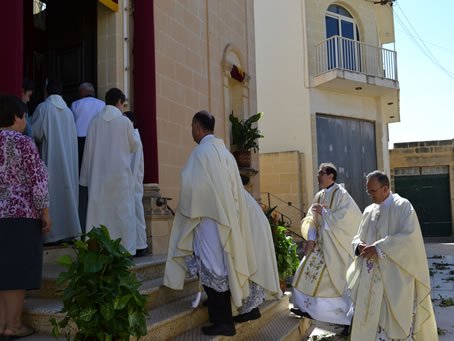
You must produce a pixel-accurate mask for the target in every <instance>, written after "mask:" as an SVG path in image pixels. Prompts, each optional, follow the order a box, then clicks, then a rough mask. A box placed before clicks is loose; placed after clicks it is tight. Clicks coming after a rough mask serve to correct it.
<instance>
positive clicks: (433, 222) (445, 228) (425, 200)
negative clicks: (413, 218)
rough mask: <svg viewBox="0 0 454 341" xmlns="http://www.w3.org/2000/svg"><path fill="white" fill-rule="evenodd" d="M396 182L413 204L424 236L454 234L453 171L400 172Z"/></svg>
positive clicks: (396, 185) (402, 194)
mask: <svg viewBox="0 0 454 341" xmlns="http://www.w3.org/2000/svg"><path fill="white" fill-rule="evenodd" d="M394 183H395V187H396V193H398V194H399V195H400V196H402V197H404V198H406V199H408V200H410V202H411V204H412V205H413V207H414V209H415V211H416V214H417V215H418V219H419V224H420V225H421V230H422V234H423V236H424V237H445V236H450V235H451V233H452V228H451V196H450V193H449V187H450V186H449V174H432V175H415V176H412V175H407V176H396V177H395V178H394Z"/></svg>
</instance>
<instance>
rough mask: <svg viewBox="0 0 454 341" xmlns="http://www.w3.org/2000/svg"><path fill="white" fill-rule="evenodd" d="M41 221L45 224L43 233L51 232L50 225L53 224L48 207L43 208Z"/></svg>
mask: <svg viewBox="0 0 454 341" xmlns="http://www.w3.org/2000/svg"><path fill="white" fill-rule="evenodd" d="M41 222H42V224H43V228H42V230H41V231H42V233H46V232H50V226H51V221H50V215H49V209H48V208H43V214H42V216H41Z"/></svg>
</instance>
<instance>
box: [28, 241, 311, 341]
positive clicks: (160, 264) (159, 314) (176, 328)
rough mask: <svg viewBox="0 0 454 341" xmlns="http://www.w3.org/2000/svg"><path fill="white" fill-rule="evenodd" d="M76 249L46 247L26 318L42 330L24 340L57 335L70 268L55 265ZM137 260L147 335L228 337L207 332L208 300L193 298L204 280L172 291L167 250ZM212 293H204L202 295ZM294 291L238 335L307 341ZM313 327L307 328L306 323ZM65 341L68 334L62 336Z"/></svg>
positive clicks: (149, 337)
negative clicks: (294, 313) (166, 281)
mask: <svg viewBox="0 0 454 341" xmlns="http://www.w3.org/2000/svg"><path fill="white" fill-rule="evenodd" d="M71 252H72V249H68V248H61V247H55V248H52V249H47V248H46V250H45V262H44V264H43V281H42V288H41V289H40V290H35V291H31V292H28V293H27V297H26V299H25V304H24V311H23V321H24V323H25V324H27V325H29V326H30V327H32V328H33V329H35V330H36V332H37V334H35V335H33V336H30V337H27V338H24V340H26V341H28V340H30V341H34V340H43V341H44V340H51V339H53V338H52V337H51V336H50V334H51V331H52V325H51V324H50V322H49V320H50V319H51V318H52V317H56V318H57V320H58V319H59V318H62V317H63V315H61V314H58V311H60V310H61V308H62V307H63V304H62V301H61V296H62V294H63V290H64V287H63V286H57V285H56V280H57V278H58V275H59V274H60V272H61V271H66V268H64V267H61V266H58V265H56V264H55V262H56V260H57V259H58V258H59V257H61V256H62V255H63V254H70V255H71V257H75V255H74V253H71ZM133 261H134V263H135V265H134V266H133V267H132V268H131V271H132V272H134V273H135V274H136V277H137V280H138V281H140V282H142V286H141V288H140V291H141V292H142V293H143V294H147V295H148V298H147V309H148V311H149V317H148V319H147V331H148V334H147V335H146V336H145V337H143V338H141V339H143V340H159V341H161V340H170V339H172V338H174V339H175V340H177V341H178V340H179V341H184V340H224V339H225V340H227V338H226V337H211V338H209V337H206V336H204V335H202V333H201V330H200V327H201V326H202V325H204V324H207V323H208V310H207V308H206V307H204V306H203V305H202V304H200V305H199V307H198V308H196V309H193V308H192V301H193V299H194V298H195V296H196V293H197V291H198V279H197V278H196V277H193V278H187V279H186V282H185V286H184V289H183V290H172V289H169V288H167V287H164V286H163V275H164V268H165V261H166V256H165V255H159V256H152V255H149V256H145V257H139V258H134V259H133ZM205 298H206V296H205V295H203V297H202V300H204V299H205ZM288 307H289V294H288V293H287V294H286V295H285V296H284V297H283V298H282V299H281V300H276V301H270V302H265V303H264V304H263V305H262V306H261V307H260V311H261V314H262V317H261V318H260V319H258V320H255V321H249V322H246V323H242V324H237V326H236V329H237V334H236V336H235V337H233V338H229V339H234V340H286V341H293V340H295V341H296V340H302V335H304V333H303V331H304V328H303V323H302V322H301V321H302V320H299V319H297V318H294V317H290V316H289V312H288ZM306 329H307V328H306ZM60 339H61V340H63V338H60Z"/></svg>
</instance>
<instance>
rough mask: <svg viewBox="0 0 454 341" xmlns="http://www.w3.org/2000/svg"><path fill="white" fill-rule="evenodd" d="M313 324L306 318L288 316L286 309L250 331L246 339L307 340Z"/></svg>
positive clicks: (251, 340)
mask: <svg viewBox="0 0 454 341" xmlns="http://www.w3.org/2000/svg"><path fill="white" fill-rule="evenodd" d="M314 328H315V326H314V325H312V324H311V322H309V320H307V319H300V318H297V317H292V316H289V311H288V310H283V311H281V312H279V313H277V314H276V315H275V316H273V318H272V319H271V320H269V321H267V323H266V324H265V325H263V327H262V328H257V329H256V330H255V331H254V332H252V333H250V335H249V336H248V338H247V340H248V341H262V340H276V341H301V340H307V337H308V336H309V335H310V333H311V332H312V330H313V329H314Z"/></svg>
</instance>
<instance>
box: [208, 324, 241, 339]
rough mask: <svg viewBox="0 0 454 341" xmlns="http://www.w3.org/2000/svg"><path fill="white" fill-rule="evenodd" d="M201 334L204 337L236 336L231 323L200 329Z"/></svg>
mask: <svg viewBox="0 0 454 341" xmlns="http://www.w3.org/2000/svg"><path fill="white" fill-rule="evenodd" d="M202 333H203V334H205V335H224V336H233V335H235V334H236V331H235V325H234V324H233V323H221V324H213V325H211V326H208V327H202Z"/></svg>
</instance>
